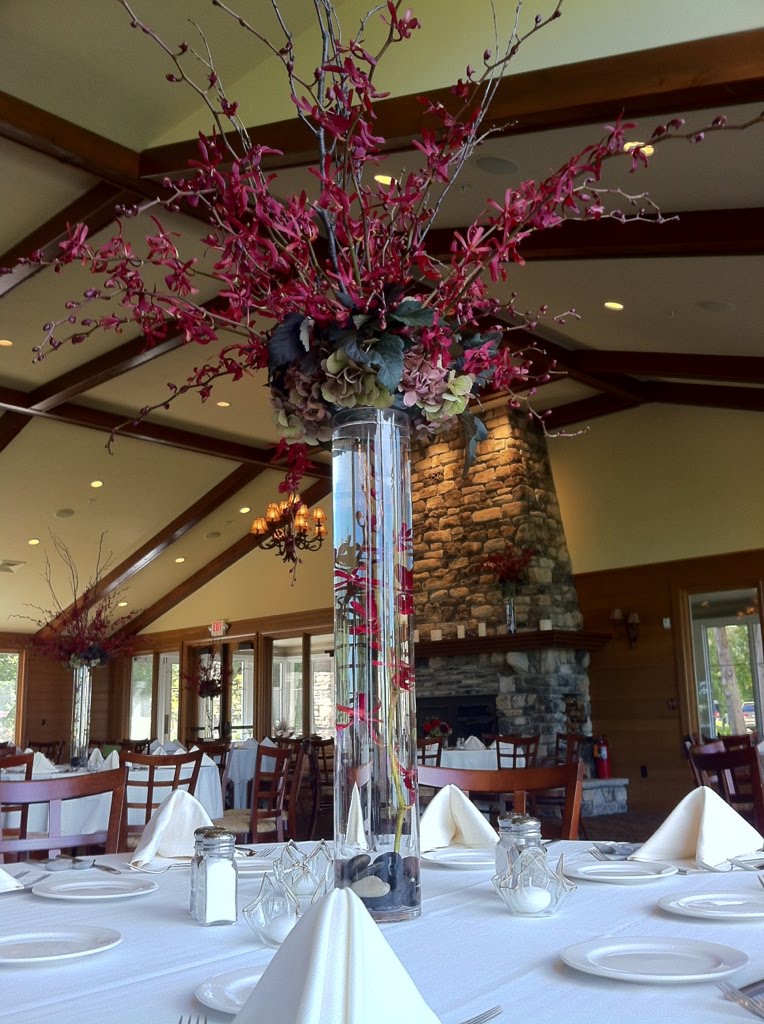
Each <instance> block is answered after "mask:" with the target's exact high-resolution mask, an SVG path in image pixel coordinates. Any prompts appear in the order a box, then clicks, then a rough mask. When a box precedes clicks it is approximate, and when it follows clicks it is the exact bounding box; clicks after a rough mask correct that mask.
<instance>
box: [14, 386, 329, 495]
mask: <svg viewBox="0 0 764 1024" xmlns="http://www.w3.org/2000/svg"><path fill="white" fill-rule="evenodd" d="M28 403H29V395H28V394H26V393H25V392H23V391H18V390H16V389H15V388H9V387H2V386H0V408H4V409H7V410H10V411H12V412H18V413H21V414H22V415H25V416H43V417H45V418H46V419H52V420H58V421H60V422H63V423H71V424H73V425H74V426H78V427H86V428H88V429H90V430H100V431H102V432H104V433H107V434H111V433H113V432H115V431H117V432H118V434H119V435H120V436H122V437H131V438H133V439H134V440H138V441H153V442H154V443H156V444H163V445H167V446H168V447H170V448H181V449H183V450H184V451H190V452H197V453H198V454H200V455H212V456H214V457H215V458H218V459H228V460H230V461H233V462H245V463H247V464H249V465H253V466H262V467H263V468H264V469H278V468H279V464H278V463H277V462H275V461H274V453H275V449H273V448H259V447H257V446H256V445H249V444H240V443H238V442H236V441H227V440H223V439H220V438H216V437H210V436H208V435H207V434H201V433H197V432H195V431H192V430H182V429H179V428H177V427H168V426H165V425H163V424H161V423H154V422H151V421H149V420H135V421H126V420H125V419H124V417H123V416H120V415H119V414H117V413H113V412H105V411H104V410H101V409H92V408H90V407H89V406H86V405H78V404H76V403H74V402H64V403H62V404H61V405H58V406H56V407H55V408H53V409H50V410H49V411H48V412H40V411H39V410H37V409H31V408H30V407H29V404H28ZM307 475H308V476H313V477H318V478H324V479H325V478H328V477H331V468H330V467H329V466H324V465H321V464H320V463H314V464H313V465H312V466H311V468H310V469H309V470H308V473H307Z"/></svg>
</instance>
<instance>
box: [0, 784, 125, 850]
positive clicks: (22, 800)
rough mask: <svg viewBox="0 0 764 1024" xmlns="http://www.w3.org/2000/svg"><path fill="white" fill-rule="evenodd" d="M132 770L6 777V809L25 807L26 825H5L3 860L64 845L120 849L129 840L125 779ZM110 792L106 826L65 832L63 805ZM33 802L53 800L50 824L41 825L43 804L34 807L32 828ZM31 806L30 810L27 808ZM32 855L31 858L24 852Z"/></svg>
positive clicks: (0, 800) (1, 790) (2, 808)
mask: <svg viewBox="0 0 764 1024" xmlns="http://www.w3.org/2000/svg"><path fill="white" fill-rule="evenodd" d="M126 782H127V770H126V769H125V768H115V769H114V770H113V771H108V772H92V773H89V774H86V775H67V776H64V777H63V778H58V779H40V780H33V781H31V782H3V781H0V814H2V815H5V813H6V811H8V812H12V811H13V810H14V809H15V808H22V810H21V812H20V814H19V818H20V825H19V827H18V828H17V827H16V825H15V824H13V825H12V826H11V831H10V833H9V831H8V830H4V829H2V828H0V861H2V860H3V859H4V858H5V857H7V856H11V857H17V856H18V855H19V854H29V853H47V854H49V855H50V854H56V853H58V852H60V851H61V850H77V849H80V848H82V849H88V850H90V849H91V848H92V847H103V850H104V852H105V853H117V852H118V851H119V850H120V849H122V848H123V846H124V842H123V839H124V827H125V819H126V814H125V785H126ZM98 795H104V796H109V797H110V804H109V813H108V820H107V824H106V828H104V829H98V830H95V831H92V832H85V833H78V834H66V835H64V834H62V830H61V822H62V808H63V806H64V805H65V804H66V803H67V802H68V801H72V800H81V799H82V798H83V797H90V796H98ZM32 804H47V805H48V807H47V818H48V821H47V826H45V828H46V830H45V831H44V830H43V829H42V828H40V827H39V825H40V822H39V821H37V820H34V819H36V818H38V817H39V809H34V810H33V815H32V817H33V820H34V832H33V833H32V834H29V832H28V829H27V820H28V812H29V809H30V807H31V805H32ZM25 811H26V812H27V814H25V813H24V812H25ZM24 859H26V858H24Z"/></svg>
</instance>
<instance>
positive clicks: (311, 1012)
mask: <svg viewBox="0 0 764 1024" xmlns="http://www.w3.org/2000/svg"><path fill="white" fill-rule="evenodd" d="M391 1013H392V1015H393V1016H396V1017H397V1018H398V1019H399V1020H400V1021H401V1022H402V1024H439V1018H438V1017H437V1016H436V1015H435V1014H434V1013H433V1012H432V1010H431V1009H430V1007H429V1006H428V1005H427V1003H425V1001H424V999H423V998H422V995H421V993H420V992H419V990H418V989H417V987H416V986H415V985H414V982H413V981H412V980H411V978H410V977H409V975H408V973H407V972H406V969H405V968H404V966H403V964H402V963H401V962H400V960H398V958H397V957H396V955H395V953H393V951H392V949H391V948H390V946H389V945H388V942H387V940H386V939H385V937H384V936H383V935H382V932H381V931H380V930H379V928H378V927H377V925H376V924H375V923H374V921H373V920H372V918H371V915H370V914H369V912H368V911H367V909H366V907H364V905H363V903H362V902H361V900H360V899H359V898H358V896H356V894H355V893H354V892H353V891H352V889H334V890H333V891H332V892H330V893H329V894H328V895H327V896H324V897H323V898H322V899H320V900H318V902H316V903H314V904H313V906H311V907H310V909H309V910H308V911H307V912H306V913H305V915H304V916H303V917H301V918H300V919H299V921H298V922H297V924H296V926H295V927H294V928H293V929H292V931H291V932H290V933H289V934H288V935H287V937H286V939H285V940H284V942H283V943H282V945H281V946H280V947H279V949H278V951H277V953H276V955H275V956H274V958H273V959H272V960H271V962H270V964H269V965H268V967H267V968H266V970H265V973H264V974H263V976H262V978H261V979H260V981H259V982H258V983H257V987H256V988H255V990H254V992H253V993H252V995H251V996H250V997H249V999H248V1000H247V1001H246V1003H245V1004H244V1006H243V1007H242V1008H241V1010H239V1012H238V1014H237V1015H236V1017H235V1021H236V1022H237V1024H262V1022H263V1021H267V1022H268V1024H389V1021H390V1017H391Z"/></svg>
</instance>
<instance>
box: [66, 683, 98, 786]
mask: <svg viewBox="0 0 764 1024" xmlns="http://www.w3.org/2000/svg"><path fill="white" fill-rule="evenodd" d="M92 698H93V676H92V674H91V671H90V666H89V665H75V666H74V668H73V669H72V735H71V739H70V741H69V762H70V764H72V765H73V766H75V767H81V766H83V765H86V764H87V763H88V746H89V744H90V705H91V702H92Z"/></svg>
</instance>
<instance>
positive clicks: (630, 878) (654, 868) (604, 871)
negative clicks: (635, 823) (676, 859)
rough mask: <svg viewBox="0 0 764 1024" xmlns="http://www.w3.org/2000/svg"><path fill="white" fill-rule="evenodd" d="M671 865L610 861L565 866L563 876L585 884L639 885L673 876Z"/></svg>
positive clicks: (658, 862)
mask: <svg viewBox="0 0 764 1024" xmlns="http://www.w3.org/2000/svg"><path fill="white" fill-rule="evenodd" d="M676 872H677V869H676V868H675V867H674V865H673V864H663V863H662V862H660V861H647V860H643V861H639V860H612V861H607V862H604V861H596V862H595V863H594V864H566V865H565V874H566V876H567V877H568V878H576V879H580V880H582V881H585V882H611V883H612V884H614V885H640V884H642V883H643V882H655V881H657V879H659V878H668V876H669V875H675V874H676Z"/></svg>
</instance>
